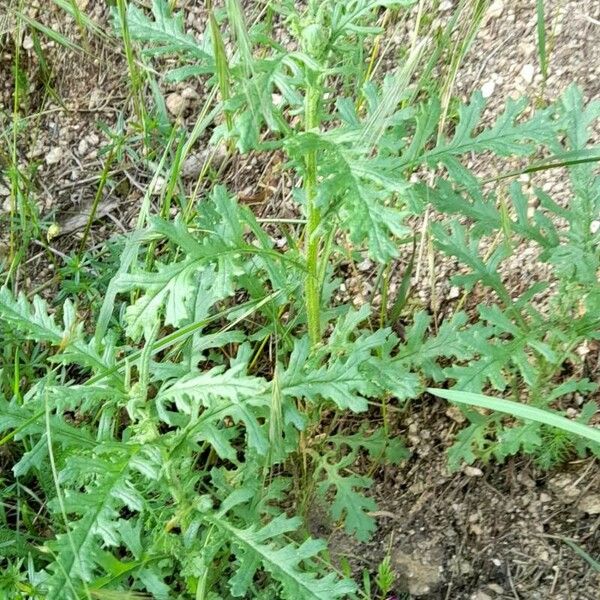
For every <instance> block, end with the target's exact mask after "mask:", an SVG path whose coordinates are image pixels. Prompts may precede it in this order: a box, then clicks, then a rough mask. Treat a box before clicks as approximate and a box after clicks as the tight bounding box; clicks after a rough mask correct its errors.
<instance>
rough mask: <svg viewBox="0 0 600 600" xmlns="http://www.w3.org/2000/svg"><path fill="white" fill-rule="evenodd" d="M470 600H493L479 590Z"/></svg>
mask: <svg viewBox="0 0 600 600" xmlns="http://www.w3.org/2000/svg"><path fill="white" fill-rule="evenodd" d="M471 600H493V599H492V597H491V596H489V595H488V594H486V593H485V592H482V591H481V590H479V591H477V592H475V593H474V594H473V595H472V596H471Z"/></svg>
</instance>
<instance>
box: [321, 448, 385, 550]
mask: <svg viewBox="0 0 600 600" xmlns="http://www.w3.org/2000/svg"><path fill="white" fill-rule="evenodd" d="M353 460H354V459H353V457H352V456H350V457H346V458H344V459H342V461H340V462H339V463H335V464H330V463H329V462H327V459H325V460H324V461H323V462H322V468H323V470H324V472H325V474H326V475H325V478H324V480H323V481H321V482H320V483H319V485H318V491H319V494H320V495H321V496H322V497H323V498H325V497H326V495H327V492H328V490H329V489H330V488H332V487H333V488H334V497H333V503H332V504H331V507H330V512H331V516H332V517H333V518H334V519H335V520H339V519H343V521H344V529H345V530H346V532H347V533H348V534H350V535H354V536H356V539H358V540H360V541H366V540H368V539H369V538H370V537H371V535H372V534H373V532H374V531H375V529H376V524H375V519H374V518H373V517H372V516H370V515H369V512H372V511H374V510H376V509H377V504H375V501H374V500H373V499H372V498H368V497H366V496H364V495H363V494H362V493H361V492H360V491H357V490H368V489H369V488H370V487H371V485H372V484H373V480H372V479H370V478H369V477H365V476H362V475H355V474H354V473H349V474H347V475H345V474H342V471H343V470H344V469H346V468H347V467H348V466H349V464H350V463H351V462H353Z"/></svg>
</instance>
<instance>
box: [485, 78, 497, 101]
mask: <svg viewBox="0 0 600 600" xmlns="http://www.w3.org/2000/svg"><path fill="white" fill-rule="evenodd" d="M495 89H496V83H495V82H494V81H493V80H491V79H490V80H489V81H486V82H485V83H484V84H483V85H482V86H481V95H482V96H483V97H484V98H490V97H491V96H492V95H493V94H494V90H495Z"/></svg>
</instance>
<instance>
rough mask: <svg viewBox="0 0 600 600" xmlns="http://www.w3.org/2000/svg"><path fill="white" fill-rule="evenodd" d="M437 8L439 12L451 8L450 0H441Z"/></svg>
mask: <svg viewBox="0 0 600 600" xmlns="http://www.w3.org/2000/svg"><path fill="white" fill-rule="evenodd" d="M438 10H439V11H440V12H448V11H449V10H452V2H451V0H444V1H443V2H440V5H439V6H438Z"/></svg>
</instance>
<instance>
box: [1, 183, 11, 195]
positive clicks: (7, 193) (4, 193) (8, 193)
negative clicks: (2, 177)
mask: <svg viewBox="0 0 600 600" xmlns="http://www.w3.org/2000/svg"><path fill="white" fill-rule="evenodd" d="M0 196H4V197H6V196H10V190H9V189H8V188H7V187H6V186H5V185H2V184H1V183H0Z"/></svg>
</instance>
